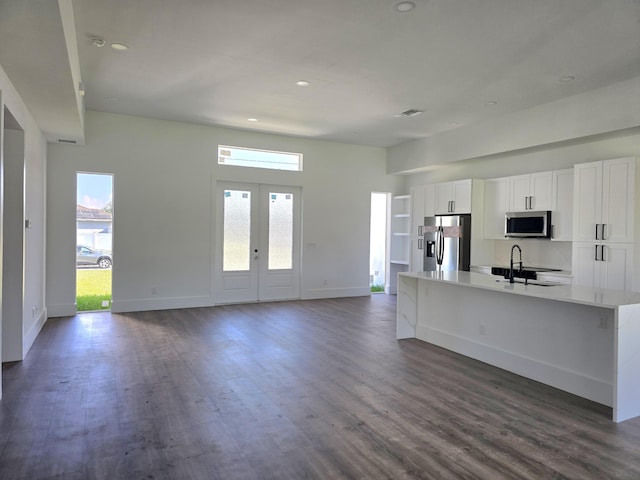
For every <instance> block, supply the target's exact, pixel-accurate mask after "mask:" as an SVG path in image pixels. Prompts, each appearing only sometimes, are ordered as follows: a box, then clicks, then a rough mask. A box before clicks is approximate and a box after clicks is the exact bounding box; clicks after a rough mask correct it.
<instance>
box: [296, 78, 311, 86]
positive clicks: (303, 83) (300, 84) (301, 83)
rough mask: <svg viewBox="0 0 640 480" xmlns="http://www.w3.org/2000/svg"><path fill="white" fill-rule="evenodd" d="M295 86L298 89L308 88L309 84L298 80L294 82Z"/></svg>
mask: <svg viewBox="0 0 640 480" xmlns="http://www.w3.org/2000/svg"><path fill="white" fill-rule="evenodd" d="M296 85H297V86H299V87H308V86H309V85H311V82H309V81H307V80H298V81H297V82H296Z"/></svg>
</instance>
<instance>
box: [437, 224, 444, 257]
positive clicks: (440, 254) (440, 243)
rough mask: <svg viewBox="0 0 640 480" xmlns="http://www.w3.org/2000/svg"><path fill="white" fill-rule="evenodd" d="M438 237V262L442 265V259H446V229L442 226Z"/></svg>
mask: <svg viewBox="0 0 640 480" xmlns="http://www.w3.org/2000/svg"><path fill="white" fill-rule="evenodd" d="M437 239H438V241H437V245H438V253H437V257H436V262H437V263H438V265H442V261H443V260H444V230H443V228H442V226H440V227H438V234H437Z"/></svg>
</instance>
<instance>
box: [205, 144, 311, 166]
mask: <svg viewBox="0 0 640 480" xmlns="http://www.w3.org/2000/svg"><path fill="white" fill-rule="evenodd" d="M218 164H220V165H233V166H236V167H253V168H269V169H272V170H289V171H294V172H301V171H302V154H301V153H290V152H274V151H271V150H258V149H255V148H244V147H230V146H227V145H218Z"/></svg>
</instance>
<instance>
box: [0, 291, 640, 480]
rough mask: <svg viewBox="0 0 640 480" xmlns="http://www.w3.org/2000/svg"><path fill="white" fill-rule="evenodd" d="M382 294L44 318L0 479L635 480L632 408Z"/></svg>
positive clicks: (0, 453) (5, 406)
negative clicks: (476, 356)
mask: <svg viewBox="0 0 640 480" xmlns="http://www.w3.org/2000/svg"><path fill="white" fill-rule="evenodd" d="M395 300H396V299H395V297H393V296H387V295H375V296H372V297H370V298H369V297H362V298H347V299H334V300H313V301H298V302H281V303H267V304H252V305H234V306H223V307H212V308H197V309H185V310H169V311H159V312H142V313H131V314H110V313H105V312H101V313H88V314H81V315H77V316H75V317H72V318H63V319H51V320H49V321H48V322H47V324H46V326H45V327H44V329H43V331H42V333H41V335H40V337H39V338H38V339H37V341H36V343H35V345H34V347H33V349H32V351H31V352H30V353H29V355H28V356H27V358H26V360H25V361H24V362H21V363H13V364H7V365H4V367H3V378H4V398H3V399H2V401H0V479H3V480H19V479H29V480H38V479H49V478H62V479H74V480H75V479H83V480H84V479H110V480H111V479H181V480H183V479H243V480H244V479H279V480H282V479H415V478H423V479H491V480H494V479H562V478H572V479H581V480H584V479H639V478H640V421H639V420H637V419H636V420H629V421H627V422H624V423H621V424H615V423H612V422H611V421H610V420H609V416H610V413H611V412H610V409H609V408H606V407H603V406H601V405H598V404H595V403H592V402H589V401H587V400H584V399H581V398H578V397H575V396H572V395H570V394H567V393H563V392H560V391H558V390H555V389H553V388H550V387H547V386H544V385H540V384H538V383H536V382H533V381H530V380H527V379H524V378H522V377H518V376H516V375H512V374H509V373H507V372H505V371H503V370H499V369H496V368H493V367H490V366H488V365H485V364H482V363H480V362H477V361H474V360H471V359H469V358H466V357H462V356H459V355H456V354H453V353H451V352H448V351H445V350H443V349H440V348H437V347H434V346H431V345H428V344H426V343H423V342H420V341H418V340H402V341H397V340H396V339H395V306H396V305H395Z"/></svg>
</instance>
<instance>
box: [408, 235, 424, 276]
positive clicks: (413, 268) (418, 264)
mask: <svg viewBox="0 0 640 480" xmlns="http://www.w3.org/2000/svg"><path fill="white" fill-rule="evenodd" d="M410 242H411V247H410V248H411V252H410V255H411V256H410V259H409V271H410V272H421V271H422V270H423V267H424V259H423V255H424V245H423V244H422V242H423V239H422V238H421V237H413V238H412V239H411V240H410ZM418 247H422V248H418Z"/></svg>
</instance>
